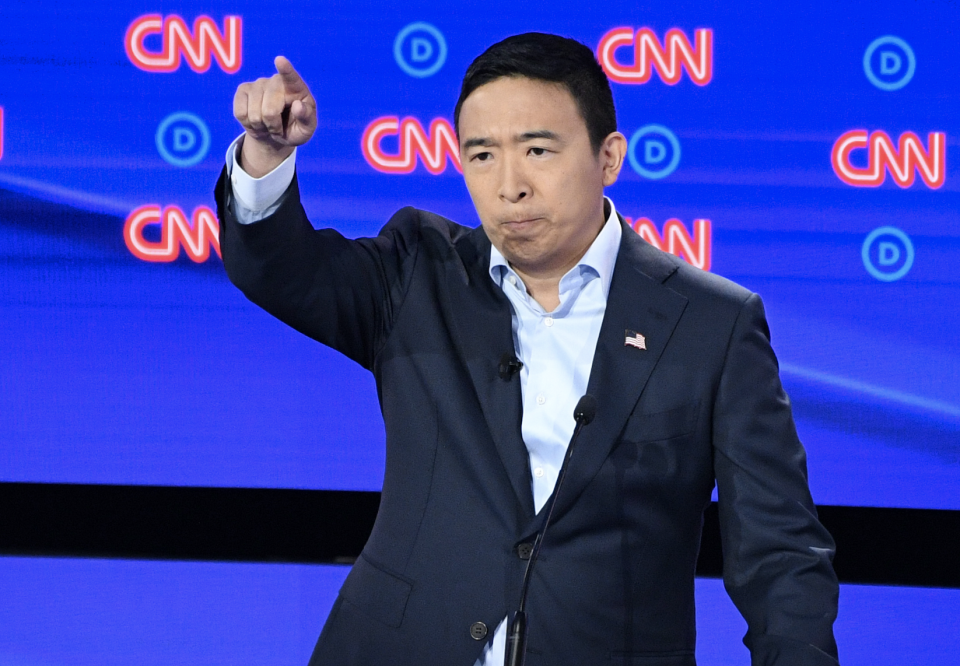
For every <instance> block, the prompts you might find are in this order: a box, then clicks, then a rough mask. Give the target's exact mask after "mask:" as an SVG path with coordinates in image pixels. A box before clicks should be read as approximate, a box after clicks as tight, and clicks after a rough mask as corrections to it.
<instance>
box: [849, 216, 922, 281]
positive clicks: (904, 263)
mask: <svg viewBox="0 0 960 666" xmlns="http://www.w3.org/2000/svg"><path fill="white" fill-rule="evenodd" d="M860 258H861V259H862V260H863V267H864V268H866V269H867V272H868V273H870V275H872V276H873V277H875V278H877V279H878V280H880V281H881V282H895V281H897V280H899V279H900V278H902V277H903V276H904V275H906V274H907V273H909V272H910V268H911V267H912V266H913V258H914V250H913V243H912V242H911V240H910V237H909V236H907V235H906V234H905V233H903V232H902V231H900V230H899V229H897V228H896V227H878V228H876V229H874V230H873V231H871V232H870V233H869V234H867V237H866V238H865V239H864V241H863V247H861V248H860Z"/></svg>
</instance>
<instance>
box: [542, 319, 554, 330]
mask: <svg viewBox="0 0 960 666" xmlns="http://www.w3.org/2000/svg"><path fill="white" fill-rule="evenodd" d="M543 325H544V326H546V327H547V328H549V327H551V326H553V317H547V318H546V319H544V320H543Z"/></svg>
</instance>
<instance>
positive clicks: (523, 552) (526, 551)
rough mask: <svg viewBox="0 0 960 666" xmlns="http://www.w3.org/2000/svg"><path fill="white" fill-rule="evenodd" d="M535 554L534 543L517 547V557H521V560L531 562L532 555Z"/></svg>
mask: <svg viewBox="0 0 960 666" xmlns="http://www.w3.org/2000/svg"><path fill="white" fill-rule="evenodd" d="M532 553H533V544H532V543H521V544H520V545H519V546H517V555H519V556H520V559H521V560H529V559H530V555H531V554H532Z"/></svg>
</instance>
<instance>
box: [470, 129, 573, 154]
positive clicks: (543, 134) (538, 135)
mask: <svg viewBox="0 0 960 666" xmlns="http://www.w3.org/2000/svg"><path fill="white" fill-rule="evenodd" d="M534 139H547V140H549V141H560V135H559V134H557V133H556V132H551V131H550V130H545V129H544V130H533V131H530V132H524V133H523V134H518V135H517V136H516V138H515V139H514V141H515V142H516V143H526V142H527V141H533V140H534ZM496 145H497V142H496V141H494V140H493V139H491V138H489V137H478V138H475V139H467V140H466V141H464V142H463V149H464V150H469V149H470V148H475V147H478V146H480V147H487V146H496Z"/></svg>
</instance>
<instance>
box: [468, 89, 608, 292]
mask: <svg viewBox="0 0 960 666" xmlns="http://www.w3.org/2000/svg"><path fill="white" fill-rule="evenodd" d="M459 120H460V153H461V161H462V163H463V176H464V180H465V181H466V184H467V189H468V190H469V191H470V196H471V198H472V199H473V205H474V206H475V207H476V209H477V214H478V215H479V217H480V222H481V223H482V224H483V229H484V231H485V232H486V233H487V236H488V237H489V238H490V242H492V243H493V245H494V247H496V248H497V249H498V250H499V251H500V252H501V253H502V254H503V256H504V257H505V258H506V259H507V261H509V262H510V265H511V266H513V268H514V269H515V270H517V271H518V272H520V273H522V274H525V275H528V276H534V277H539V278H556V279H559V278H560V277H561V276H562V275H563V274H564V273H565V272H566V271H567V270H569V269H570V268H572V267H573V266H574V265H576V263H577V261H579V260H580V258H581V257H582V256H583V254H584V252H586V250H587V248H588V247H589V246H590V244H591V243H592V242H593V240H594V238H596V236H597V233H598V232H599V231H600V228H601V227H602V225H603V222H604V216H603V188H604V187H605V186H607V185H611V184H613V183H614V182H615V181H616V179H617V175H618V174H619V172H620V167H621V166H622V164H623V153H624V152H625V148H626V139H624V137H623V135H622V134H619V133H616V132H615V133H614V134H611V135H610V136H609V137H607V139H606V140H605V142H604V145H603V146H602V147H601V149H600V154H599V156H598V155H597V154H596V153H595V152H594V150H593V148H592V147H591V145H590V137H589V135H588V133H587V126H586V123H585V122H584V120H583V118H582V117H581V115H580V112H579V110H578V109H577V104H576V102H575V101H574V99H573V96H572V95H571V94H570V92H569V91H568V90H567V89H566V87H564V86H561V85H557V84H553V83H547V82H544V81H536V80H533V79H528V78H523V77H504V78H500V79H496V80H494V81H492V82H490V83H487V84H485V85H483V86H480V87H479V88H477V89H476V90H475V91H473V92H472V93H470V95H469V96H468V97H467V98H466V100H464V102H463V105H462V106H461V108H460V119H459Z"/></svg>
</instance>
